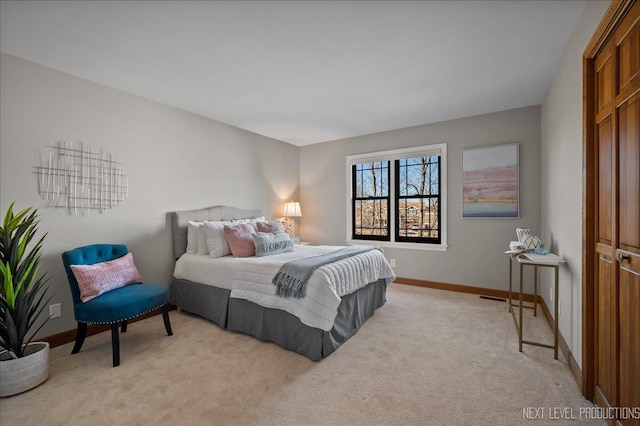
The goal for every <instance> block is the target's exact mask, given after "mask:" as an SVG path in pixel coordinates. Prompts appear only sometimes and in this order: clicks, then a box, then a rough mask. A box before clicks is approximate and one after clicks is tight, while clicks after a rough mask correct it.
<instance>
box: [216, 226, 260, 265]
mask: <svg viewBox="0 0 640 426" xmlns="http://www.w3.org/2000/svg"><path fill="white" fill-rule="evenodd" d="M255 233H256V230H255V228H254V227H253V225H250V224H248V223H239V224H237V225H225V226H224V239H225V240H227V243H229V247H230V248H231V254H233V255H234V256H235V257H250V256H254V255H255V254H256V246H255V244H254V243H253V234H255Z"/></svg>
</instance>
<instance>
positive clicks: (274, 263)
mask: <svg viewBox="0 0 640 426" xmlns="http://www.w3.org/2000/svg"><path fill="white" fill-rule="evenodd" d="M170 215H171V222H172V235H173V249H174V257H175V258H176V265H175V269H174V279H173V282H172V285H171V302H172V303H173V304H175V305H176V306H177V307H178V308H180V309H182V310H184V311H186V312H190V313H193V314H197V315H200V316H202V317H204V318H206V319H208V320H210V321H212V322H214V323H216V324H218V325H219V326H221V327H223V328H226V329H228V330H231V331H235V332H241V333H245V334H249V335H251V336H254V337H256V338H258V339H260V340H264V341H270V342H273V343H275V344H277V345H279V346H281V347H283V348H286V349H289V350H293V351H295V352H297V353H300V354H302V355H304V356H306V357H308V358H309V359H311V360H314V361H319V360H320V359H322V358H323V357H326V356H328V355H329V354H331V353H332V352H334V351H335V350H336V349H337V348H338V347H340V346H341V345H342V344H343V343H344V342H346V341H347V340H348V339H349V338H350V337H352V336H353V335H354V334H356V332H357V331H358V330H359V329H360V327H361V326H362V324H363V323H364V322H365V321H366V320H367V319H368V318H369V317H371V315H373V313H374V311H375V310H376V309H377V308H379V307H380V306H382V305H383V304H384V303H385V302H386V288H387V286H388V285H389V284H390V283H391V282H393V279H394V278H395V275H394V274H393V271H392V270H391V267H390V266H389V264H388V262H387V261H386V259H385V258H384V256H383V255H382V254H381V253H380V252H379V251H378V250H371V251H369V252H366V253H363V254H359V255H357V256H354V257H352V258H348V259H344V260H341V261H339V262H335V263H332V264H329V265H325V266H322V267H321V268H319V269H318V270H316V271H315V272H314V273H313V275H312V276H311V278H310V279H309V282H308V285H307V290H306V292H307V293H306V295H305V297H304V298H302V299H293V298H283V297H280V296H276V295H275V286H274V285H273V284H271V278H272V277H273V275H274V274H275V273H276V272H277V271H278V269H279V267H280V266H281V265H282V264H283V263H286V262H288V261H290V260H295V259H300V258H304V257H308V256H316V255H318V254H322V253H330V252H332V251H335V250H337V249H338V247H331V246H317V247H314V246H303V245H295V246H294V251H293V252H290V253H283V254H276V255H272V256H265V257H250V258H234V257H233V256H224V257H219V258H211V257H209V256H207V255H202V254H192V253H186V247H187V227H188V223H189V222H190V221H197V222H202V221H225V220H238V221H239V220H247V219H251V218H259V217H261V216H262V214H261V212H260V211H259V210H245V209H238V208H233V207H227V206H214V207H209V208H205V209H199V210H188V211H177V212H172V213H171V214H170Z"/></svg>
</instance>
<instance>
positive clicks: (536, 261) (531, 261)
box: [505, 252, 564, 359]
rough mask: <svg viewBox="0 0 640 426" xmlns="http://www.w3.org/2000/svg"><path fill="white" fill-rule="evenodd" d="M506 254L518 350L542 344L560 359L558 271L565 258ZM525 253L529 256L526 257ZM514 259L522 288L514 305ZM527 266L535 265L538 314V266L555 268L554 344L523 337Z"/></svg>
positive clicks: (549, 255) (511, 310)
mask: <svg viewBox="0 0 640 426" xmlns="http://www.w3.org/2000/svg"><path fill="white" fill-rule="evenodd" d="M505 254H509V312H511V316H512V317H513V322H514V323H515V326H516V330H517V331H518V343H519V348H518V350H519V351H520V352H522V345H523V344H526V345H535V346H541V347H543V348H550V349H553V357H554V359H558V271H559V269H560V264H561V263H564V259H562V258H560V257H558V256H557V255H554V254H548V255H530V254H520V255H515V254H514V253H510V252H507V253H505ZM525 255H526V256H527V257H525ZM513 259H516V260H517V261H518V264H519V269H520V277H519V280H520V288H519V296H518V303H517V304H515V305H513V304H512V303H513V302H512V300H513V298H512V281H513V280H512V266H511V263H512V261H513ZM525 266H533V267H534V280H535V283H534V289H535V290H534V299H533V300H534V303H533V309H534V315H536V314H537V309H536V306H537V298H538V294H537V293H538V282H537V281H538V268H553V270H554V285H553V286H554V298H553V318H554V327H553V345H549V344H546V343H540V342H533V341H530V340H524V339H523V337H522V325H523V316H522V309H523V308H528V306H524V304H523V302H524V301H523V294H524V291H523V275H524V267H525ZM512 306H517V307H518V318H516V313H515V311H514V309H513V307H512Z"/></svg>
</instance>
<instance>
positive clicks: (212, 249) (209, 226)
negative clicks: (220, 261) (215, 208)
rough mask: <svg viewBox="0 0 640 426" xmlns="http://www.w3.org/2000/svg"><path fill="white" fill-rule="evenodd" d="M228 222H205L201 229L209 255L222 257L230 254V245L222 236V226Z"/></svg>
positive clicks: (228, 223)
mask: <svg viewBox="0 0 640 426" xmlns="http://www.w3.org/2000/svg"><path fill="white" fill-rule="evenodd" d="M225 225H230V222H205V223H204V225H203V230H204V233H205V237H206V240H207V248H208V249H209V256H211V257H222V256H228V255H230V254H231V247H229V243H227V240H226V239H225V238H224V226H225Z"/></svg>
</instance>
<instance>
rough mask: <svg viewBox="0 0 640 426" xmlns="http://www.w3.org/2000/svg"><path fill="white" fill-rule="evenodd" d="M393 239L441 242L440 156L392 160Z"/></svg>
mask: <svg viewBox="0 0 640 426" xmlns="http://www.w3.org/2000/svg"><path fill="white" fill-rule="evenodd" d="M395 177H396V184H395V207H396V210H395V241H398V242H415V243H431V244H440V242H441V236H440V156H429V157H412V158H402V159H400V160H396V161H395Z"/></svg>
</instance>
